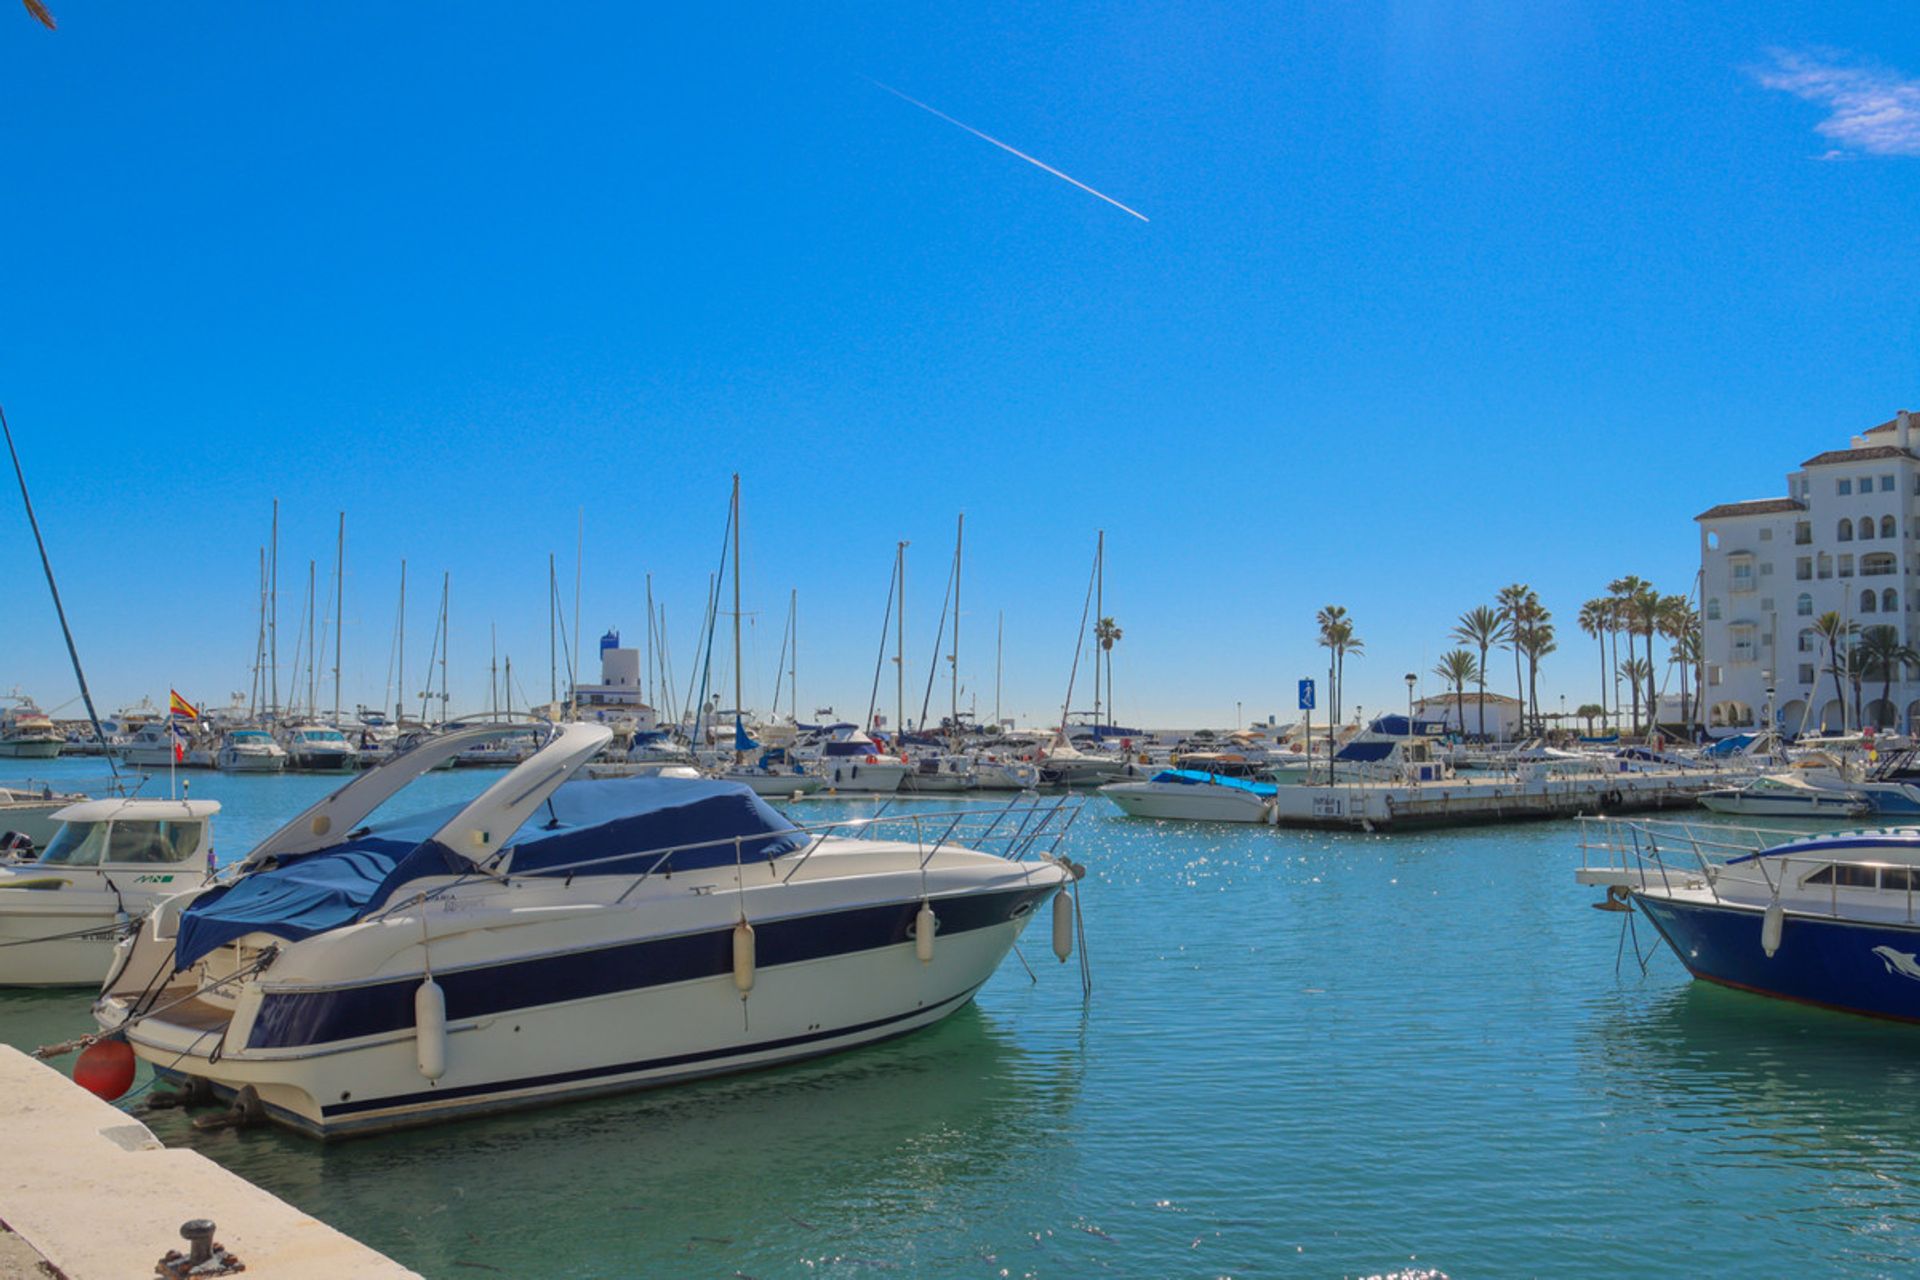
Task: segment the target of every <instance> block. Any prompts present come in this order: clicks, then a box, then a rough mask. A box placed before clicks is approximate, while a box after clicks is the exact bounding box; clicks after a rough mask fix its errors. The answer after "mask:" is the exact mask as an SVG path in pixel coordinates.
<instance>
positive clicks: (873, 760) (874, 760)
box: [867, 756, 880, 764]
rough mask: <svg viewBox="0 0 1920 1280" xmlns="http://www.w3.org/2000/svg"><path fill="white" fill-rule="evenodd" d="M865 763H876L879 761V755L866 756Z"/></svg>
mask: <svg viewBox="0 0 1920 1280" xmlns="http://www.w3.org/2000/svg"><path fill="white" fill-rule="evenodd" d="M867 763H868V764H878V763H880V759H879V757H878V756H868V757H867Z"/></svg>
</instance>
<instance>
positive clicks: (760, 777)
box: [713, 764, 827, 800]
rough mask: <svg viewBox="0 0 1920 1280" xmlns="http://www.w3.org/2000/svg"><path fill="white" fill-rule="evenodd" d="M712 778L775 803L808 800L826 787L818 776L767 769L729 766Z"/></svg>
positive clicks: (786, 769)
mask: <svg viewBox="0 0 1920 1280" xmlns="http://www.w3.org/2000/svg"><path fill="white" fill-rule="evenodd" d="M713 776H714V777H716V778H718V779H720V780H721V781H722V782H737V783H739V784H741V785H742V786H744V787H746V788H747V789H748V790H750V791H752V792H753V793H754V794H755V795H757V796H767V797H770V798H772V799H776V800H786V799H791V798H793V797H794V796H810V795H812V794H813V793H814V792H816V791H819V790H820V789H821V788H823V787H825V786H826V785H827V783H826V779H824V778H822V777H820V776H819V775H818V774H813V773H801V772H799V771H798V770H795V769H792V768H781V767H779V766H770V765H752V764H740V765H730V766H728V767H726V768H724V769H720V770H718V771H716V772H715V773H714V775H713Z"/></svg>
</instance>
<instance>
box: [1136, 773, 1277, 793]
mask: <svg viewBox="0 0 1920 1280" xmlns="http://www.w3.org/2000/svg"><path fill="white" fill-rule="evenodd" d="M1153 780H1154V781H1155V782H1179V783H1185V784H1187V785H1189V786H1191V785H1194V784H1198V783H1211V784H1212V785H1214V786H1216V787H1232V788H1233V789H1234V790H1235V791H1245V792H1248V793H1250V794H1252V795H1256V796H1270V795H1273V794H1274V793H1275V792H1277V791H1279V790H1280V788H1278V787H1276V786H1274V785H1273V783H1271V782H1254V781H1252V780H1251V779H1248V778H1228V777H1225V776H1223V775H1221V774H1218V773H1208V772H1206V771H1205V770H1202V769H1162V770H1161V771H1160V772H1158V773H1156V774H1154V775H1153Z"/></svg>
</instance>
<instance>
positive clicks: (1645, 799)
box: [1270, 770, 1727, 831]
mask: <svg viewBox="0 0 1920 1280" xmlns="http://www.w3.org/2000/svg"><path fill="white" fill-rule="evenodd" d="M1726 785H1727V779H1726V778H1725V777H1724V776H1721V775H1717V774H1711V773H1699V772H1694V771H1691V770H1686V771H1683V770H1672V771H1666V770H1661V771H1647V772H1631V773H1629V772H1622V773H1605V774H1592V773H1588V774H1575V775H1571V776H1567V777H1553V776H1547V777H1533V778H1512V777H1485V778H1477V777H1470V776H1464V775H1460V776H1455V777H1452V778H1447V779H1444V780H1440V781H1435V782H1336V783H1334V784H1333V785H1331V786H1329V785H1327V784H1326V783H1325V782H1317V783H1300V784H1296V785H1293V786H1284V787H1280V788H1278V789H1277V791H1276V794H1275V795H1274V797H1273V799H1272V801H1271V802H1270V803H1271V804H1272V806H1273V810H1272V815H1273V816H1272V822H1273V824H1274V825H1275V826H1281V827H1306V828H1315V829H1320V830H1338V831H1352V830H1361V831H1387V830H1401V829H1405V828H1407V827H1442V826H1475V825H1480V824H1486V823H1495V822H1525V821H1544V820H1547V819H1552V818H1571V817H1575V816H1577V815H1580V814H1616V813H1645V812H1649V811H1654V810H1660V809H1691V808H1693V807H1695V805H1697V804H1698V802H1699V796H1700V794H1701V793H1702V792H1705V791H1712V790H1715V789H1716V788H1720V787H1725V786H1726Z"/></svg>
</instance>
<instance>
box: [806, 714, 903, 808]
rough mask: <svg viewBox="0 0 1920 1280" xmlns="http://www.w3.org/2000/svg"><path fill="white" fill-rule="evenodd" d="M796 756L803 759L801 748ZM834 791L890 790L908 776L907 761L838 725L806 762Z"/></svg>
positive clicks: (855, 730)
mask: <svg viewBox="0 0 1920 1280" xmlns="http://www.w3.org/2000/svg"><path fill="white" fill-rule="evenodd" d="M795 754H796V756H797V757H798V758H799V759H800V760H801V761H802V762H806V759H807V757H806V754H805V753H804V751H798V750H797V751H796V752H795ZM807 767H808V768H809V769H811V770H812V771H813V772H815V773H818V774H819V775H820V776H821V777H822V778H823V779H825V781H826V784H827V786H829V787H831V788H832V789H833V790H835V791H873V792H879V793H881V794H883V795H884V794H891V793H892V792H895V791H898V790H899V789H900V784H901V782H903V781H904V780H905V779H906V776H907V768H908V765H907V762H906V761H904V760H902V759H901V758H900V757H899V756H894V755H888V754H886V753H885V752H884V751H882V750H881V749H880V747H879V746H878V745H876V744H875V742H874V740H873V739H872V738H869V737H868V736H867V735H866V734H864V733H862V732H860V731H859V730H858V729H853V728H848V727H840V728H836V729H835V730H834V731H833V736H832V737H830V738H828V739H827V740H826V741H824V742H822V743H820V744H819V745H818V747H817V749H816V751H815V754H814V759H813V762H812V763H810V764H808V766H807Z"/></svg>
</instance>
